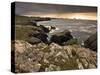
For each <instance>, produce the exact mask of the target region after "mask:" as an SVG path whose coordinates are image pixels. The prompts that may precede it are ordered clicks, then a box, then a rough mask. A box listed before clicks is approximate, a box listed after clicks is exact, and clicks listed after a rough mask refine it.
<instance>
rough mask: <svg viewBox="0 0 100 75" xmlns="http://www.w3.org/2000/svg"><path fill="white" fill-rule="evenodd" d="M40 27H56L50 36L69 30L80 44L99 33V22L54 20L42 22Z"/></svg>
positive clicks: (39, 23)
mask: <svg viewBox="0 0 100 75" xmlns="http://www.w3.org/2000/svg"><path fill="white" fill-rule="evenodd" d="M37 24H38V25H44V26H54V27H56V29H55V30H52V31H51V32H50V33H49V34H48V36H49V38H50V37H51V35H53V34H56V33H59V32H62V31H64V30H69V31H70V32H71V35H72V36H73V37H74V38H77V39H78V41H79V43H80V44H83V42H84V41H85V40H86V39H87V38H88V37H89V36H90V35H92V34H94V33H95V32H96V31H97V21H90V20H76V19H72V20H71V19H52V20H50V21H40V22H38V23H37Z"/></svg>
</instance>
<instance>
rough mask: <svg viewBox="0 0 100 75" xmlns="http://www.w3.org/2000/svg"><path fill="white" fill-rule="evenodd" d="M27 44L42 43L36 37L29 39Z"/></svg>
mask: <svg viewBox="0 0 100 75" xmlns="http://www.w3.org/2000/svg"><path fill="white" fill-rule="evenodd" d="M27 42H29V43H30V44H37V43H40V42H42V41H41V40H40V39H38V38H36V37H30V38H29V39H27Z"/></svg>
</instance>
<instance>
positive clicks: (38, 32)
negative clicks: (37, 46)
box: [29, 25, 49, 43]
mask: <svg viewBox="0 0 100 75" xmlns="http://www.w3.org/2000/svg"><path fill="white" fill-rule="evenodd" d="M32 29H33V32H32V33H30V34H29V37H31V39H33V40H34V39H36V38H37V40H38V39H39V40H38V42H40V41H41V42H44V43H47V42H48V40H47V37H48V36H47V33H48V32H49V30H48V29H47V28H45V27H44V26H42V25H40V26H33V28H32ZM32 37H33V38H32ZM30 42H31V41H30ZM32 42H33V43H34V41H32ZM36 42H37V41H36Z"/></svg>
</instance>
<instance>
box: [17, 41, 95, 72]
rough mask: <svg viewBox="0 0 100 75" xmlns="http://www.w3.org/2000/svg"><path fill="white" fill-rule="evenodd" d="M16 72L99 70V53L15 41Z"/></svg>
mask: <svg viewBox="0 0 100 75" xmlns="http://www.w3.org/2000/svg"><path fill="white" fill-rule="evenodd" d="M15 44H16V45H15V72H17V73H19V72H37V71H38V72H41V71H59V70H74V69H92V68H97V53H96V52H95V51H92V50H90V49H89V48H84V47H81V46H79V45H67V46H66V45H64V46H61V45H59V44H57V43H51V44H50V45H47V44H45V43H37V44H33V45H31V44H29V43H28V42H26V41H23V40H16V41H15Z"/></svg>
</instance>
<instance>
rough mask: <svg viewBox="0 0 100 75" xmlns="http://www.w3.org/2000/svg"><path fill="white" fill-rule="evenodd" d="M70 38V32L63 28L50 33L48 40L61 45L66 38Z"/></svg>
mask: <svg viewBox="0 0 100 75" xmlns="http://www.w3.org/2000/svg"><path fill="white" fill-rule="evenodd" d="M72 38H73V37H72V35H71V34H70V32H69V31H68V30H65V31H63V32H60V33H56V34H54V35H52V37H51V39H50V41H51V42H54V43H57V44H60V45H61V44H63V43H64V42H67V41H68V40H70V39H72Z"/></svg>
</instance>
